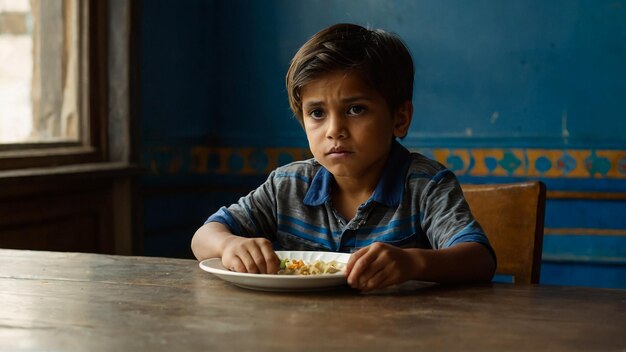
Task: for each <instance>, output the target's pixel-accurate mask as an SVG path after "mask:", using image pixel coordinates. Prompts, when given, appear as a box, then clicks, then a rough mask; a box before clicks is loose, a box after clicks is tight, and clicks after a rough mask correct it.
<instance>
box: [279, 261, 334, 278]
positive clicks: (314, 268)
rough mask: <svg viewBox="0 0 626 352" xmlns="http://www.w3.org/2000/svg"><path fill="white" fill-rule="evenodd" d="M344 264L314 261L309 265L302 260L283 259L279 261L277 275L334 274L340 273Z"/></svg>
mask: <svg viewBox="0 0 626 352" xmlns="http://www.w3.org/2000/svg"><path fill="white" fill-rule="evenodd" d="M344 267H345V264H343V263H339V262H338V261H336V260H333V261H330V262H325V261H323V260H316V261H314V262H312V263H311V264H307V263H305V262H304V261H303V260H302V259H288V258H284V259H281V260H280V270H278V274H279V275H321V274H335V273H338V272H340V271H342V270H343V269H344Z"/></svg>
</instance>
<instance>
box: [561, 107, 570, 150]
mask: <svg viewBox="0 0 626 352" xmlns="http://www.w3.org/2000/svg"><path fill="white" fill-rule="evenodd" d="M561 137H563V143H564V144H567V141H568V139H569V130H568V129H567V109H566V108H564V109H563V113H562V114H561Z"/></svg>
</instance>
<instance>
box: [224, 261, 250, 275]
mask: <svg viewBox="0 0 626 352" xmlns="http://www.w3.org/2000/svg"><path fill="white" fill-rule="evenodd" d="M222 265H223V266H224V267H225V268H226V269H228V270H231V271H236V272H239V273H241V272H245V271H246V266H245V265H243V263H242V262H241V259H239V258H238V257H231V258H230V259H229V260H228V261H222Z"/></svg>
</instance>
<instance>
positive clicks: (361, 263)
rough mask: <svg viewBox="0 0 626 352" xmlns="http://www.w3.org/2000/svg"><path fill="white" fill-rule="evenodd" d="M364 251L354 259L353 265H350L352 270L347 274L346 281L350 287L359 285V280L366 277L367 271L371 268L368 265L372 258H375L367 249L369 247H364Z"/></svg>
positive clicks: (372, 260)
mask: <svg viewBox="0 0 626 352" xmlns="http://www.w3.org/2000/svg"><path fill="white" fill-rule="evenodd" d="M364 249H365V251H364V253H363V254H362V255H361V256H360V257H358V258H356V259H355V262H354V265H353V266H352V270H351V271H350V274H349V275H348V283H349V284H350V285H351V286H352V287H359V282H360V281H361V280H363V279H364V278H367V276H368V275H366V274H367V271H369V270H371V268H370V266H371V264H372V262H374V260H376V256H375V255H374V254H373V253H372V251H371V250H369V247H366V248H364Z"/></svg>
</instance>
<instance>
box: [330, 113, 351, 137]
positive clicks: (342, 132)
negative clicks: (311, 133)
mask: <svg viewBox="0 0 626 352" xmlns="http://www.w3.org/2000/svg"><path fill="white" fill-rule="evenodd" d="M345 137H346V126H345V120H344V118H343V116H340V115H339V114H331V115H330V116H329V117H328V128H327V129H326V138H329V139H342V138H345Z"/></svg>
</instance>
